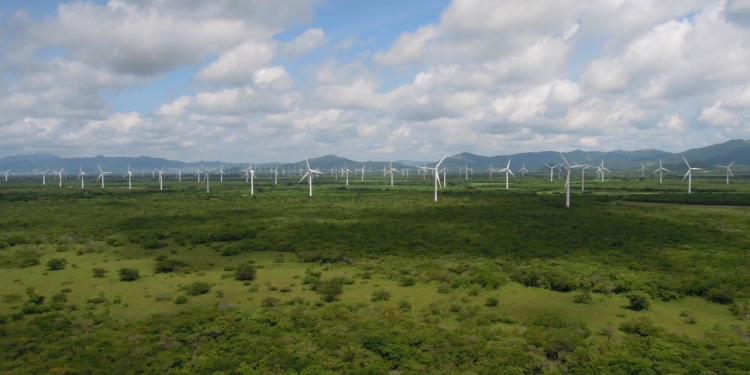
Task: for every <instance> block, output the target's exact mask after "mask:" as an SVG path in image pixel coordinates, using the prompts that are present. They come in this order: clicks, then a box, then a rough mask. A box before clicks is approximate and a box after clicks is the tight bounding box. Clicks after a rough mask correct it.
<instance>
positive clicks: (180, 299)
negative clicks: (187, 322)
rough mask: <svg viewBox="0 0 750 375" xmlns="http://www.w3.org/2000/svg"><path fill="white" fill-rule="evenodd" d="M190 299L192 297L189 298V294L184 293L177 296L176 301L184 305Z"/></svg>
mask: <svg viewBox="0 0 750 375" xmlns="http://www.w3.org/2000/svg"><path fill="white" fill-rule="evenodd" d="M189 300H190V299H189V298H188V296H186V295H184V294H180V295H179V296H177V298H175V299H174V303H175V304H177V305H184V304H186V303H187V302H188V301H189Z"/></svg>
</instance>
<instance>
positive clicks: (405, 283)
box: [398, 276, 417, 286]
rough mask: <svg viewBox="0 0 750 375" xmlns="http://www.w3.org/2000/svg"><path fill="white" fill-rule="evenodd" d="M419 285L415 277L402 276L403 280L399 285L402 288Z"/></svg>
mask: <svg viewBox="0 0 750 375" xmlns="http://www.w3.org/2000/svg"><path fill="white" fill-rule="evenodd" d="M416 283H417V278H416V277H414V276H401V279H400V280H399V282H398V285H400V286H412V285H415V284H416Z"/></svg>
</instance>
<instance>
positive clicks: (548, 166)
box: [545, 164, 560, 182]
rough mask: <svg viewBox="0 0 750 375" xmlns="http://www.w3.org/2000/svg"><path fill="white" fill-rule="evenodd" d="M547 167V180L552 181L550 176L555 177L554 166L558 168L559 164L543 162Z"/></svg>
mask: <svg viewBox="0 0 750 375" xmlns="http://www.w3.org/2000/svg"><path fill="white" fill-rule="evenodd" d="M545 165H546V166H547V168H549V182H552V178H554V177H555V168H559V167H560V164H555V165H549V164H545Z"/></svg>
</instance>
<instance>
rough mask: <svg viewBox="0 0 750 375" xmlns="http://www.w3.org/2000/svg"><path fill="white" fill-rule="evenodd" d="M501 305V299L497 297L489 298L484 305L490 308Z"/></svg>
mask: <svg viewBox="0 0 750 375" xmlns="http://www.w3.org/2000/svg"><path fill="white" fill-rule="evenodd" d="M499 304H500V298H497V297H487V300H486V301H485V302H484V305H485V306H488V307H495V306H497V305H499Z"/></svg>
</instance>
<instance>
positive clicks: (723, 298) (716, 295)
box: [706, 285, 737, 305]
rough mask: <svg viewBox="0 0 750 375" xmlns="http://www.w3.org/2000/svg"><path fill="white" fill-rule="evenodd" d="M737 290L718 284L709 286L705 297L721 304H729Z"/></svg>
mask: <svg viewBox="0 0 750 375" xmlns="http://www.w3.org/2000/svg"><path fill="white" fill-rule="evenodd" d="M736 293H737V292H736V291H735V290H734V288H731V287H729V286H726V285H724V286H720V287H716V288H711V289H709V290H708V292H706V297H707V298H708V300H709V301H712V302H716V303H720V304H722V305H730V304H732V303H733V302H734V298H735V297H734V296H735V294H736Z"/></svg>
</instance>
